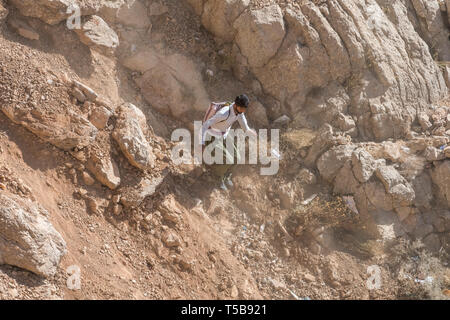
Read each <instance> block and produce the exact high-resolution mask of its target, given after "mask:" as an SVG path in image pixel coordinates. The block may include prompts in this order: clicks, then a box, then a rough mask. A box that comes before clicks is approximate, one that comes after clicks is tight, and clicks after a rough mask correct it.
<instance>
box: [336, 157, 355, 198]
mask: <svg viewBox="0 0 450 320" xmlns="http://www.w3.org/2000/svg"><path fill="white" fill-rule="evenodd" d="M358 185H359V183H358V181H357V180H356V179H355V175H354V174H353V172H352V165H351V162H350V161H347V162H345V164H344V165H343V166H342V168H340V169H339V170H338V173H337V175H336V178H335V179H334V189H333V192H334V193H336V194H354V193H355V192H356V188H357V187H358Z"/></svg>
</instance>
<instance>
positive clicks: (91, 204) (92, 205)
mask: <svg viewBox="0 0 450 320" xmlns="http://www.w3.org/2000/svg"><path fill="white" fill-rule="evenodd" d="M86 202H87V207H88V209H89V211H90V212H91V213H92V214H95V215H97V214H99V205H98V202H97V200H95V199H94V198H90V197H88V198H87V199H86Z"/></svg>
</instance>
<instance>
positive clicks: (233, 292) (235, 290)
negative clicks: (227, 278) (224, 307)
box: [230, 285, 239, 299]
mask: <svg viewBox="0 0 450 320" xmlns="http://www.w3.org/2000/svg"><path fill="white" fill-rule="evenodd" d="M230 295H231V298H233V299H236V298H237V297H238V296H239V290H238V288H237V287H236V285H233V286H232V287H231V294H230Z"/></svg>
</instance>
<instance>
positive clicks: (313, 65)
mask: <svg viewBox="0 0 450 320" xmlns="http://www.w3.org/2000/svg"><path fill="white" fill-rule="evenodd" d="M449 6H450V4H449V3H448V1H447V4H446V3H445V2H444V1H438V0H430V1H425V0H414V1H407V0H399V1H396V2H394V3H393V4H392V3H391V2H388V1H383V0H376V1H375V0H352V1H343V0H327V1H325V0H324V1H300V2H298V1H288V0H277V1H275V0H272V1H271V0H226V1H222V0H221V1H218V0H188V1H175V0H161V1H138V0H117V1H100V0H85V1H75V0H71V1H58V0H53V1H49V0H39V1H28V0H10V1H0V28H1V30H0V111H1V112H0V202H1V203H2V208H1V209H0V263H1V264H2V265H1V266H0V298H3V299H23V298H26V299H37V298H54V299H60V298H64V299H73V298H75V299H86V298H101V299H110V298H113V299H114V298H116V299H117V298H126V299H145V298H149V299H178V298H187V299H199V298H203V299H230V298H231V299H233V298H241V299H260V298H264V299H306V298H312V299H336V298H352V299H368V298H375V299H376V298H388V299H395V298H433V299H445V298H448V296H449V294H450V291H449V290H450V273H449V272H450V271H449V268H448V257H449V253H450V242H449V239H450V238H449V230H450V189H449V186H450V183H449V179H450V159H449V158H450V149H449V148H450V146H449V145H450V100H449V98H448V87H447V86H450V79H449V74H450V72H449V68H450V66H449V65H448V63H449V62H448V61H449V60H450V57H449V56H450V41H449V38H448V37H449V17H448V15H447V13H449V14H450V10H448V7H449ZM77 8H79V10H80V14H81V15H82V17H81V19H80V21H79V22H80V25H79V27H80V28H75V29H73V26H74V24H76V23H77V20H76V19H74V18H73V16H72V14H73V13H74V12H76V10H77ZM242 91H245V92H247V93H248V94H249V95H250V97H251V99H252V105H251V107H250V110H249V115H248V116H249V121H250V123H251V125H252V126H255V127H257V128H260V127H264V128H266V127H269V128H279V129H281V139H280V140H281V151H282V161H281V163H280V171H279V173H278V174H277V175H276V176H269V177H265V176H260V175H259V166H256V165H255V166H243V167H238V168H237V170H236V172H235V174H234V177H233V181H234V184H235V187H234V188H233V189H232V190H231V191H228V192H223V191H219V190H217V189H215V182H214V180H213V179H212V177H211V176H210V174H209V172H208V171H206V170H205V169H204V168H202V167H200V166H194V165H175V164H174V163H173V162H172V161H171V156H170V152H171V148H172V147H173V146H174V144H173V143H172V142H170V135H171V132H172V130H173V129H175V128H180V127H188V128H191V129H192V121H193V120H198V119H200V118H201V117H202V116H203V112H204V110H205V108H206V106H207V105H208V104H209V101H210V100H223V99H229V98H232V97H234V96H236V95H237V94H240V93H242ZM374 265H376V266H377V267H378V269H377V270H379V275H380V280H381V283H382V285H381V286H380V287H379V288H378V289H376V290H372V289H371V286H370V285H369V284H368V279H370V276H371V274H370V272H369V271H368V270H370V268H369V269H368V267H369V266H374ZM77 275H80V276H81V277H80V280H81V282H80V284H81V287H77V288H74V287H73V285H70V284H71V283H72V284H73V283H74V282H73V281H74V279H75V278H76V276H77ZM74 277H75V278H74ZM71 281H72V282H71ZM75 283H76V281H75Z"/></svg>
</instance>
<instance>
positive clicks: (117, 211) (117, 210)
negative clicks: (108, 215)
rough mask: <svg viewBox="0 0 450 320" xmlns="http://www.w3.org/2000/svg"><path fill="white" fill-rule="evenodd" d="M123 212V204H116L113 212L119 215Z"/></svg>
mask: <svg viewBox="0 0 450 320" xmlns="http://www.w3.org/2000/svg"><path fill="white" fill-rule="evenodd" d="M121 212H122V206H121V205H120V204H117V203H116V204H114V206H113V213H114V214H115V215H116V216H117V215H119V214H120V213H121Z"/></svg>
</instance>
